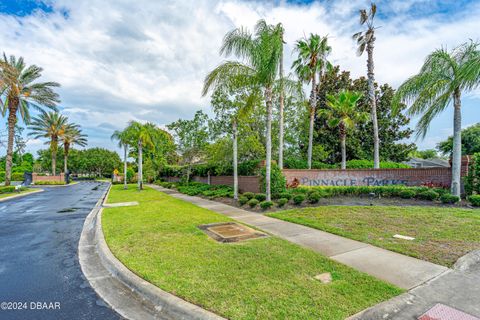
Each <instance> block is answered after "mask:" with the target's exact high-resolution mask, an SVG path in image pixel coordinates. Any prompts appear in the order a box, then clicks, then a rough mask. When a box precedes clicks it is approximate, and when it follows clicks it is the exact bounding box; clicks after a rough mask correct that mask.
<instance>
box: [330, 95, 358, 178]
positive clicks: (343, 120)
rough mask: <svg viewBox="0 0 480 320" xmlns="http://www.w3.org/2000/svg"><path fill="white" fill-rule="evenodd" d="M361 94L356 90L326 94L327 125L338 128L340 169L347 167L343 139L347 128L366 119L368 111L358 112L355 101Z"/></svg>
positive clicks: (351, 127)
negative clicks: (340, 155)
mask: <svg viewBox="0 0 480 320" xmlns="http://www.w3.org/2000/svg"><path fill="white" fill-rule="evenodd" d="M361 97H362V95H361V94H360V93H358V92H352V91H342V92H340V93H339V94H338V95H337V96H334V95H327V105H328V106H329V107H330V110H327V109H324V110H322V112H324V113H325V114H326V115H327V117H328V118H329V121H328V125H329V126H330V127H333V128H337V127H338V129H339V134H340V146H341V150H342V166H341V168H342V169H346V168H347V152H346V146H345V140H346V136H347V130H349V129H353V128H354V127H355V125H356V123H357V122H365V121H367V119H368V113H366V112H358V111H357V110H356V109H357V102H358V100H360V98H361Z"/></svg>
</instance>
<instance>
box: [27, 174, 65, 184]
mask: <svg viewBox="0 0 480 320" xmlns="http://www.w3.org/2000/svg"><path fill="white" fill-rule="evenodd" d="M36 181H58V182H62V181H65V175H64V174H63V173H60V174H59V175H56V176H40V175H38V173H32V183H34V184H35V182H36Z"/></svg>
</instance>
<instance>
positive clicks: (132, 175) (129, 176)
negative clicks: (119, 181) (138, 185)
mask: <svg viewBox="0 0 480 320" xmlns="http://www.w3.org/2000/svg"><path fill="white" fill-rule="evenodd" d="M134 180H136V179H135V171H133V169H132V168H127V182H129V183H131V182H135V181H134Z"/></svg>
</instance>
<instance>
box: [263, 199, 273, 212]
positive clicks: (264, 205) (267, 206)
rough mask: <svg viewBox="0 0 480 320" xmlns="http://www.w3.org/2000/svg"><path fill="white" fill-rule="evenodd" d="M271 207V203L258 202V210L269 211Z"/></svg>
mask: <svg viewBox="0 0 480 320" xmlns="http://www.w3.org/2000/svg"><path fill="white" fill-rule="evenodd" d="M272 206H273V202H272V201H262V202H260V208H262V209H263V210H267V209H270V208H271V207H272Z"/></svg>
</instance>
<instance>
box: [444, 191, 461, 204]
mask: <svg viewBox="0 0 480 320" xmlns="http://www.w3.org/2000/svg"><path fill="white" fill-rule="evenodd" d="M440 201H442V203H450V204H453V203H457V202H458V201H460V197H457V196H454V195H453V194H450V193H445V194H443V195H442V196H440Z"/></svg>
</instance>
